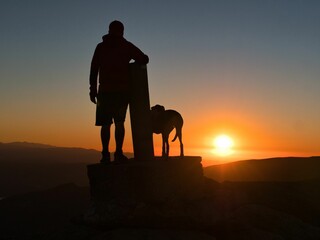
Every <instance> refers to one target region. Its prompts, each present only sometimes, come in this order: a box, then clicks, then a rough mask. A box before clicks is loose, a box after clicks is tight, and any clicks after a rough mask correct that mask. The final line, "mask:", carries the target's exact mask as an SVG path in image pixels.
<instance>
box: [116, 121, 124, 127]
mask: <svg viewBox="0 0 320 240" xmlns="http://www.w3.org/2000/svg"><path fill="white" fill-rule="evenodd" d="M114 125H115V127H116V128H124V122H115V123H114Z"/></svg>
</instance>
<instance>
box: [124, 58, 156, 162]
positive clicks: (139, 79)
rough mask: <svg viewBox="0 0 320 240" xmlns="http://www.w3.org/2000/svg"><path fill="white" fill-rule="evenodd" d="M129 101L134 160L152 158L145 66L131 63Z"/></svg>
mask: <svg viewBox="0 0 320 240" xmlns="http://www.w3.org/2000/svg"><path fill="white" fill-rule="evenodd" d="M130 73H131V89H130V93H131V99H130V103H129V108H130V118H131V129H132V142H133V152H134V159H135V160H138V161H145V160H151V159H153V157H154V151H153V139H152V125H151V116H150V100H149V89H148V75H147V66H146V65H142V64H138V63H131V64H130Z"/></svg>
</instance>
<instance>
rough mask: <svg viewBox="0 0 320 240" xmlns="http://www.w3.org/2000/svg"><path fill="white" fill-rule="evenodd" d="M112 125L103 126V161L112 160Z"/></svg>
mask: <svg viewBox="0 0 320 240" xmlns="http://www.w3.org/2000/svg"><path fill="white" fill-rule="evenodd" d="M110 127H111V125H110V124H109V125H103V126H102V127H101V143H102V159H101V162H110V152H109V142H110Z"/></svg>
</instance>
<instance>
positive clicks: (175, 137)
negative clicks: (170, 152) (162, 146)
mask: <svg viewBox="0 0 320 240" xmlns="http://www.w3.org/2000/svg"><path fill="white" fill-rule="evenodd" d="M177 137H178V134H177V131H176V135H175V136H174V138H173V139H172V142H174V141H175V140H176V139H177Z"/></svg>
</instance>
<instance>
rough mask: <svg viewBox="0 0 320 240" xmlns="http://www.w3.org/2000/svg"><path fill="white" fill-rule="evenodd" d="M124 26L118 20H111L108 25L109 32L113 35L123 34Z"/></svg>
mask: <svg viewBox="0 0 320 240" xmlns="http://www.w3.org/2000/svg"><path fill="white" fill-rule="evenodd" d="M123 32H124V26H123V24H122V22H120V21H117V20H115V21H113V22H111V23H110V25H109V34H110V35H115V36H121V37H122V36H123Z"/></svg>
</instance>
